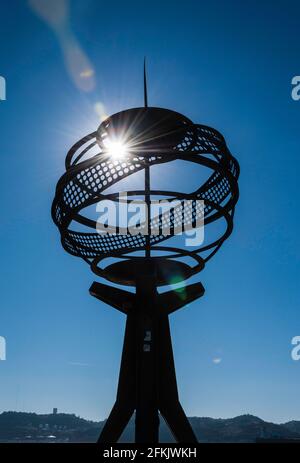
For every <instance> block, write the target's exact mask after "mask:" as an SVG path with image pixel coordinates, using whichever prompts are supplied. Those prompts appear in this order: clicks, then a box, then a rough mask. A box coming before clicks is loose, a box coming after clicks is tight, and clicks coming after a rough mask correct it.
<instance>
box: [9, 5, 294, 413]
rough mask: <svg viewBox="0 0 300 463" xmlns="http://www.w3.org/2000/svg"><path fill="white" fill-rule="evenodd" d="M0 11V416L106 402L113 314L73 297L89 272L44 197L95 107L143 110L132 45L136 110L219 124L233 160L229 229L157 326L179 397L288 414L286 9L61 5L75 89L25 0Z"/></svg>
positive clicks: (116, 326) (190, 407)
mask: <svg viewBox="0 0 300 463" xmlns="http://www.w3.org/2000/svg"><path fill="white" fill-rule="evenodd" d="M48 3H51V2H50V1H49V2H48ZM0 11H1V28H0V74H1V75H3V76H4V77H5V78H6V81H7V101H5V102H0V120H1V137H0V152H1V160H2V162H1V170H0V178H1V183H0V184H1V193H2V194H1V196H0V202H1V222H0V223H1V226H0V233H1V241H0V255H1V264H2V267H1V268H2V272H1V279H0V289H1V303H0V307H1V310H0V335H2V336H5V338H6V340H7V360H6V361H5V362H0V412H1V411H4V410H21V411H36V412H40V413H47V412H50V411H52V408H53V407H58V409H59V411H64V412H72V413H73V412H74V413H76V414H79V415H81V416H83V417H86V418H91V419H100V418H101V419H103V418H104V417H106V416H107V414H108V412H109V410H110V408H111V406H112V404H113V402H114V397H115V392H116V386H117V377H118V368H119V361H120V354H121V347H122V337H123V330H124V321H125V320H124V317H123V316H122V315H121V314H120V313H118V312H117V311H115V310H113V309H111V308H109V307H108V306H105V305H104V304H101V303H99V301H97V300H96V299H93V298H91V297H90V296H89V294H88V288H89V286H90V284H91V282H92V281H93V279H94V277H93V274H92V273H91V272H90V270H89V267H88V266H87V265H85V264H84V262H83V261H81V260H79V259H76V258H74V257H72V256H70V255H67V254H66V253H65V252H64V251H63V249H62V248H61V246H60V241H59V236H58V231H57V230H56V228H55V226H54V225H53V223H52V222H51V218H50V207H51V202H52V198H53V194H54V189H55V185H56V182H57V180H58V178H59V177H60V175H61V174H62V173H63V170H64V158H65V154H66V151H67V149H68V148H69V147H70V146H71V145H72V144H73V143H74V142H75V141H77V140H78V139H79V138H81V137H82V136H83V135H85V134H87V133H90V132H92V131H94V130H95V128H96V127H97V125H98V124H99V117H98V115H97V114H96V112H95V110H94V106H95V104H96V103H97V102H101V103H102V104H103V105H104V106H105V110H106V112H107V113H108V114H111V113H113V112H116V111H119V110H122V109H126V108H128V107H134V106H140V105H142V104H143V100H142V81H141V77H142V75H141V70H142V61H143V57H144V55H146V56H147V59H148V63H149V66H148V67H149V102H150V104H151V105H153V106H162V107H166V108H171V109H174V110H176V111H178V112H181V113H183V114H185V115H186V116H187V117H189V118H191V119H192V120H193V121H194V122H198V123H203V124H206V125H211V126H213V127H215V128H216V129H218V130H220V131H221V132H222V133H223V134H224V136H225V137H226V140H227V142H228V145H229V147H230V149H231V151H232V153H233V154H234V155H235V156H236V157H237V159H238V160H239V162H240V166H241V177H240V195H241V196H240V200H239V203H238V207H237V210H236V216H235V230H234V232H233V235H232V236H231V237H230V239H229V240H228V241H227V242H226V243H225V245H224V246H223V248H222V249H221V250H220V252H219V253H218V254H217V255H216V256H215V257H214V259H212V260H211V261H210V262H209V264H208V265H207V267H206V269H205V270H204V271H203V273H202V274H201V281H202V283H203V284H204V286H205V288H206V294H205V296H204V297H203V298H202V299H201V300H199V301H197V302H195V303H193V304H191V305H190V306H189V307H188V308H186V309H184V310H182V311H179V312H178V313H175V314H174V315H172V318H171V325H172V332H173V341H174V351H175V359H176V367H177V375H178V382H179V389H180V396H181V401H182V404H183V406H184V408H185V410H186V412H187V414H188V415H197V416H212V417H232V416H235V415H238V414H243V413H252V414H255V415H258V416H260V417H261V418H264V419H266V420H272V421H275V422H282V421H287V420H290V419H300V401H299V381H300V362H295V361H292V359H291V355H290V351H291V338H292V337H293V336H296V335H300V312H299V306H300V304H299V302H300V300H299V299H300V297H299V261H300V252H299V235H298V233H299V213H298V203H299V192H298V185H299V168H300V158H299V152H300V134H299V120H300V102H296V101H293V100H292V98H291V96H290V93H291V79H292V77H293V76H294V75H299V74H300V53H299V52H300V45H299V22H300V5H299V2H296V1H284V2H283V1H279V0H278V1H276V2H274V1H260V2H258V1H257V2H253V1H245V2H240V1H230V0H229V1H226V2H225V1H221V0H219V1H216V0H212V1H210V2H202V1H196V0H186V1H185V2H179V1H169V0H164V1H163V2H161V1H158V0H153V1H152V2H149V3H147V2H137V1H130V0H129V1H127V2H121V1H118V0H116V1H115V2H113V3H108V2H102V1H100V0H99V1H92V0H85V1H83V0H72V1H71V6H70V24H71V26H70V27H71V28H72V31H73V32H72V33H73V34H74V36H76V37H77V40H78V43H79V44H80V46H81V47H82V50H84V53H85V56H87V57H88V59H89V60H90V63H92V65H93V66H94V69H95V78H96V85H95V88H94V89H93V91H91V92H84V91H83V90H82V89H80V88H78V85H77V86H76V82H74V79H72V78H71V76H70V73H69V72H68V71H67V68H66V63H65V59H64V57H63V54H62V50H61V47H60V45H59V41H58V38H57V35H55V34H54V33H53V31H52V30H51V28H49V27H48V26H47V25H46V24H45V22H43V21H42V20H41V19H40V18H39V17H38V16H36V15H35V14H34V12H33V11H32V9H30V8H29V7H28V4H27V2H25V1H20V0H16V1H14V2H13V3H12V2H1V6H0ZM68 34H70V30H69V32H68ZM216 358H219V359H221V362H220V363H214V362H213V359H216Z"/></svg>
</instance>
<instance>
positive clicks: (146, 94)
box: [144, 57, 148, 108]
mask: <svg viewBox="0 0 300 463" xmlns="http://www.w3.org/2000/svg"><path fill="white" fill-rule="evenodd" d="M144 106H145V108H148V93H147V72H146V57H145V58H144Z"/></svg>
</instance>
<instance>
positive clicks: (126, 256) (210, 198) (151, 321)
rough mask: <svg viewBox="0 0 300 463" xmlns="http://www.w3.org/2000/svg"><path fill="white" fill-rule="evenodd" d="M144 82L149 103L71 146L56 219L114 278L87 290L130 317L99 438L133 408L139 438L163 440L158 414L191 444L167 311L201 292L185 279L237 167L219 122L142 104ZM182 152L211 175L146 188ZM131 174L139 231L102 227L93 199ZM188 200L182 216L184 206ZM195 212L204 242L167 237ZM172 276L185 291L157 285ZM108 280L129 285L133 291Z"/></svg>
mask: <svg viewBox="0 0 300 463" xmlns="http://www.w3.org/2000/svg"><path fill="white" fill-rule="evenodd" d="M144 82H145V107H141V108H134V109H128V110H126V111H122V112H119V113H117V114H114V115H113V116H111V117H108V118H107V119H106V120H105V121H104V122H102V123H101V125H100V127H99V128H98V130H97V131H96V132H93V133H91V134H90V135H87V136H86V137H84V138H83V139H81V140H80V141H78V142H77V143H76V144H75V145H74V146H73V147H72V148H71V149H70V151H69V152H68V154H67V157H66V172H65V174H64V175H63V176H62V177H61V179H60V180H59V182H58V185H57V188H56V194H55V198H54V201H53V205H52V217H53V220H54V222H55V224H56V225H57V226H58V228H59V230H60V233H61V241H62V245H63V247H64V249H65V250H66V251H67V252H68V253H70V254H72V255H74V256H78V257H81V258H83V259H84V260H85V261H86V262H87V263H88V264H89V265H90V266H91V269H92V271H93V272H94V273H95V274H96V275H98V276H99V277H101V278H103V279H105V280H107V281H108V282H110V283H109V285H107V284H103V283H99V282H94V283H93V284H92V286H91V288H90V294H91V295H93V296H95V297H96V298H98V299H100V300H101V301H104V302H105V303H107V304H109V305H111V306H112V307H114V308H116V309H118V310H119V311H121V312H123V313H124V314H125V315H126V316H127V322H126V329H125V337H124V345H123V353H122V360H121V368H120V376H119V384H118V391H117V398H116V402H115V404H114V406H113V409H112V411H111V413H110V415H109V417H108V419H107V421H106V423H105V425H104V428H103V430H102V433H101V435H100V438H99V441H98V442H101V443H102V442H103V443H105V442H110V443H112V442H117V441H118V439H119V437H120V436H121V434H122V432H123V430H124V428H125V426H126V424H127V423H128V421H129V419H130V418H131V416H132V414H133V413H134V411H135V413H136V414H135V441H136V442H154V443H155V442H158V441H159V414H160V415H162V417H163V418H164V419H165V421H166V422H167V424H168V426H169V428H170V430H171V432H172V434H173V436H174V437H175V439H176V441H178V442H187V443H188V442H197V439H196V437H195V434H194V432H193V430H192V428H191V425H190V423H189V421H188V419H187V417H186V415H185V413H184V411H183V409H182V407H181V405H180V402H179V398H178V391H177V383H176V375H175V367H174V360H173V353H172V344H171V337H170V329H169V320H168V316H169V314H170V313H172V312H174V311H176V310H178V309H180V308H181V307H183V306H184V305H186V304H187V303H189V302H192V301H194V300H196V299H197V298H199V297H201V296H202V295H203V294H204V288H203V286H202V284H201V283H199V282H198V283H193V284H189V285H185V284H184V283H183V282H184V281H185V280H187V279H189V278H190V277H192V276H193V275H196V274H197V273H198V272H200V271H201V270H202V269H203V268H204V265H205V263H206V262H207V261H208V260H209V259H210V258H211V257H212V256H213V255H214V254H215V253H216V252H217V251H218V249H219V248H220V247H221V245H222V244H223V242H224V241H225V240H226V239H227V238H228V236H229V235H230V234H231V232H232V229H233V215H234V208H235V205H236V202H237V200H238V184H237V180H238V176H239V165H238V163H237V161H236V160H235V158H234V157H233V156H232V155H231V154H230V152H229V150H228V148H227V146H226V143H225V140H224V138H223V136H222V135H221V134H220V133H219V132H217V131H216V130H214V129H212V128H210V127H207V126H204V125H199V124H194V123H193V122H192V121H191V120H189V119H188V118H187V117H185V116H183V115H181V114H179V113H177V112H174V111H170V110H167V109H162V108H156V107H148V104H147V89H146V78H145V80H144ZM178 160H180V161H185V162H186V163H189V164H190V165H192V168H193V169H196V168H200V169H206V171H207V172H209V175H208V177H207V179H206V180H205V181H204V182H203V183H202V184H201V185H199V186H198V187H197V189H196V190H195V191H192V192H191V191H189V192H187V193H182V192H178V191H169V190H168V191H165V190H161V189H159V190H158V189H154V188H151V184H150V173H151V181H152V172H153V170H155V172H154V173H153V175H154V174H155V175H158V174H159V170H158V167H159V168H162V166H166V165H167V166H169V165H170V164H171V163H173V162H174V161H178ZM137 174H139V175H142V176H143V182H144V183H143V187H142V188H140V189H136V190H131V191H127V192H126V194H127V196H128V197H129V199H128V200H126V201H127V203H130V201H132V200H133V198H143V200H144V204H145V205H146V206H145V214H146V216H145V220H144V221H143V223H140V224H139V225H140V228H139V230H138V232H137V233H134V234H131V233H129V232H128V227H124V226H123V225H122V223H120V221H119V223H117V224H114V225H115V226H113V225H112V224H111V223H106V230H105V231H103V227H102V228H101V227H100V228H101V229H100V230H99V226H98V222H97V220H96V217H95V214H94V215H93V214H92V213H94V211H96V205H97V204H100V203H101V202H102V201H107V200H109V201H111V202H113V203H116V204H117V203H118V204H119V206H120V201H121V202H122V199H120V195H119V193H120V191H119V190H120V188H121V187H120V185H121V183H122V181H123V182H124V180H126V179H127V178H128V181H127V185H128V184H130V181H129V180H130V179H129V177H130V178H131V177H133V175H137ZM182 175H183V174H182ZM161 180H162V179H161ZM157 197H160V198H164V199H166V198H167V199H172V200H174V199H176V200H177V205H175V206H174V207H173V209H172V211H171V213H169V214H168V217H169V218H170V220H169V223H168V220H167V219H166V214H167V212H163V211H161V212H160V213H159V214H157V215H153V214H152V212H151V207H152V205H151V204H152V198H156V199H157ZM121 198H122V197H121ZM187 201H189V202H188V204H189V206H188V208H187V211H185V213H184V214H185V216H184V218H183V214H182V210H183V209H182V207H181V205H182V204H183V203H184V202H187ZM199 204H200V205H199ZM201 204H202V207H201ZM200 216H202V217H203V218H204V229H205V242H204V243H202V244H201V245H200V246H198V247H192V248H191V247H188V246H182V245H181V244H180V245H179V244H178V242H177V241H176V245H172V246H170V245H168V243H167V241H168V240H171V239H173V240H174V239H175V240H176V238H177V237H176V232H175V231H174V230H175V229H176V227H177V226H178V225H180V224H182V222H183V221H184V223H185V225H186V226H187V228H188V229H191V227H194V226H195V224H196V223H197V219H199V217H200ZM219 221H223V222H224V224H225V226H224V229H222V232H221V235H219V236H214V237H213V238H212V239H211V241H209V239H210V238H209V236H208V233H207V229H208V228H209V226H210V225H211V224H215V223H219ZM153 230H154V231H155V232H154V231H153ZM218 230H219V229H218ZM207 236H208V242H206V239H207ZM174 281H176V283H178V282H182V290H180V289H179V290H178V289H177V290H174V288H172V286H171V288H172V289H171V290H170V288H168V289H167V290H166V291H165V292H161V290H160V292H159V291H158V288H160V287H163V286H166V285H169V284H170V282H174ZM114 284H117V285H123V286H124V285H127V286H132V287H134V288H135V292H129V291H125V290H124V289H120V288H117V287H115V286H114Z"/></svg>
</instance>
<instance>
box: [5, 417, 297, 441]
mask: <svg viewBox="0 0 300 463" xmlns="http://www.w3.org/2000/svg"><path fill="white" fill-rule="evenodd" d="M189 420H190V422H191V425H192V427H193V429H194V431H195V433H196V435H197V437H198V439H199V442H255V440H256V439H257V438H264V439H276V438H281V439H300V421H290V422H288V423H285V424H274V423H268V422H266V421H263V420H262V419H260V418H258V417H256V416H253V415H241V416H237V417H235V418H230V419H221V418H219V419H215V418H198V417H191V418H189ZM103 424H104V422H103V421H102V422H98V423H97V422H93V421H87V420H85V419H83V418H80V417H78V416H76V415H70V414H66V413H58V414H56V415H54V414H51V415H38V414H36V413H20V412H3V413H2V414H0V442H20V441H21V442H24V441H25V442H49V441H51V442H95V441H96V440H97V438H98V436H99V434H100V431H101V429H102V427H103ZM133 436H134V420H133V419H131V421H130V422H129V424H128V426H127V428H126V429H125V431H124V433H123V435H122V437H121V440H120V442H133ZM160 441H161V442H172V441H173V439H172V436H171V434H170V432H169V430H168V428H167V426H166V425H165V423H164V421H163V420H162V422H161V426H160Z"/></svg>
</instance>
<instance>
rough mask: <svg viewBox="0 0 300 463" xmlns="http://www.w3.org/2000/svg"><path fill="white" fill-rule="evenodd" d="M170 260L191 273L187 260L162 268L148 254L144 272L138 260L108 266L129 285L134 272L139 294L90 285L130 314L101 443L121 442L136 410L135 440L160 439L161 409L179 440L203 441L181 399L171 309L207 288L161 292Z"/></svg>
mask: <svg viewBox="0 0 300 463" xmlns="http://www.w3.org/2000/svg"><path fill="white" fill-rule="evenodd" d="M167 262H169V266H170V267H171V268H172V271H173V272H175V273H176V269H177V273H178V274H179V273H180V272H181V274H182V272H183V271H184V273H185V274H188V268H189V267H188V266H187V265H186V264H183V263H180V262H176V261H168V260H165V259H164V260H163V262H160V263H161V264H162V267H160V265H159V264H158V263H156V265H155V264H154V263H153V261H152V260H149V261H147V260H146V259H145V261H144V262H143V271H142V272H141V268H140V266H139V265H136V273H135V275H134V274H133V265H132V262H131V261H125V262H121V265H120V263H116V264H113V265H111V266H110V267H109V268H108V269H107V270H106V271H107V272H108V273H109V274H110V279H113V280H114V281H115V282H116V275H118V277H119V281H118V283H119V284H122V283H123V284H124V280H122V275H124V278H126V281H125V284H126V282H127V278H128V275H131V276H132V277H133V276H134V279H135V287H136V292H135V294H134V293H130V292H128V291H124V290H120V289H117V288H114V287H112V286H108V285H105V284H102V283H96V282H95V283H93V285H92V286H91V288H90V293H91V294H92V295H93V296H95V297H97V298H98V299H100V300H102V301H104V302H106V303H108V304H110V305H111V306H113V307H115V308H117V309H118V310H120V311H121V312H123V313H125V314H126V315H127V321H126V329H125V337H124V345H123V353H122V360H121V368H120V375H119V384H118V391H117V398H116V402H115V404H114V406H113V409H112V411H111V413H110V415H109V417H108V419H107V421H106V423H105V425H104V428H103V430H102V433H101V435H100V438H99V440H98V443H108V442H109V443H113V442H117V441H118V439H119V438H120V436H121V434H122V432H123V430H124V429H125V427H126V425H127V423H128V421H129V420H130V418H131V416H132V415H133V413H134V411H135V442H138V443H147V442H148V443H149V442H151V443H156V442H159V414H160V415H161V416H162V417H163V418H164V420H165V421H166V423H167V424H168V426H169V428H170V430H171V432H172V434H173V436H174V438H175V440H176V441H177V442H191V443H192V442H197V439H196V436H195V434H194V432H193V430H192V427H191V425H190V423H189V421H188V419H187V417H186V415H185V413H184V411H183V408H182V406H181V404H180V402H179V397H178V390H177V382H176V374H175V366H174V358H173V350H172V341H171V335H170V327H169V314H170V313H171V312H174V311H175V310H177V309H179V308H181V307H183V306H184V305H186V304H187V303H189V302H192V301H193V300H195V299H197V298H199V297H200V296H202V295H203V294H204V288H203V286H202V284H201V283H195V284H192V285H189V286H187V287H183V288H182V290H179V291H178V292H176V291H174V290H172V291H168V292H166V293H161V294H159V293H158V291H157V287H158V286H161V285H162V284H164V279H163V277H162V274H163V268H166V267H167V266H168V264H167ZM170 262H171V264H170ZM120 267H121V269H120ZM184 267H186V268H185V269H184ZM127 284H128V283H127Z"/></svg>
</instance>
